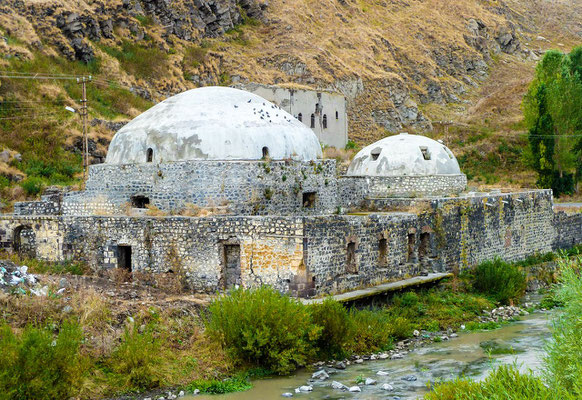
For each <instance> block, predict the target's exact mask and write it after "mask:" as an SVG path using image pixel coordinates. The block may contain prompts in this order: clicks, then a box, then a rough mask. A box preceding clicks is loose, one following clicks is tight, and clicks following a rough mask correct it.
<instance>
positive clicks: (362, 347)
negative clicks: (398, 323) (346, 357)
mask: <svg viewBox="0 0 582 400" xmlns="http://www.w3.org/2000/svg"><path fill="white" fill-rule="evenodd" d="M350 318H351V320H352V321H353V327H354V332H353V334H352V336H353V341H352V344H351V345H350V350H352V351H353V352H355V353H360V354H361V353H364V352H370V351H377V350H387V349H389V348H390V347H391V346H392V341H393V340H392V322H393V321H392V320H391V318H390V317H389V315H388V314H387V313H385V312H382V311H380V310H355V309H352V310H351V311H350Z"/></svg>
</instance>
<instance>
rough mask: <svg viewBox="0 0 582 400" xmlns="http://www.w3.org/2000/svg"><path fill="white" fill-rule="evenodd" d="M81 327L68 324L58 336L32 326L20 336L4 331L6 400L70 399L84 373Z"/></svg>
mask: <svg viewBox="0 0 582 400" xmlns="http://www.w3.org/2000/svg"><path fill="white" fill-rule="evenodd" d="M82 338H83V334H82V332H81V328H80V327H79V326H78V325H77V324H75V323H70V322H66V323H64V324H63V325H62V327H61V329H60V331H59V333H58V335H57V336H56V337H55V336H54V335H53V333H52V332H51V330H49V329H48V328H36V327H33V326H30V325H29V326H28V327H27V328H26V329H25V330H24V331H23V332H22V334H21V335H20V336H16V335H15V334H14V333H13V332H12V330H11V328H10V327H9V326H8V325H3V326H2V327H1V328H0V349H1V351H0V393H1V398H3V399H14V400H20V399H22V400H24V399H37V400H43V399H47V400H48V399H67V398H70V397H71V396H73V395H74V393H75V391H76V388H78V386H79V385H80V383H81V377H82V374H83V368H82V362H81V357H80V355H79V345H80V343H81V340H82Z"/></svg>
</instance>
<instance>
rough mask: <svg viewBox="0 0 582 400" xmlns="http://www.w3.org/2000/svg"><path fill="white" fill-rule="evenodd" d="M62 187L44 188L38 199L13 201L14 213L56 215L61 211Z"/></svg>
mask: <svg viewBox="0 0 582 400" xmlns="http://www.w3.org/2000/svg"><path fill="white" fill-rule="evenodd" d="M62 202H63V189H62V188H59V187H56V186H53V187H50V188H48V189H46V190H45V192H44V194H43V195H42V196H41V200H40V201H22V202H18V203H14V214H16V215H58V214H60V213H61V211H62V207H61V206H62Z"/></svg>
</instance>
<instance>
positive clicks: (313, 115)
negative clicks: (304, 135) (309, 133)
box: [311, 114, 315, 129]
mask: <svg viewBox="0 0 582 400" xmlns="http://www.w3.org/2000/svg"><path fill="white" fill-rule="evenodd" d="M311 128H312V129H313V128H315V114H311Z"/></svg>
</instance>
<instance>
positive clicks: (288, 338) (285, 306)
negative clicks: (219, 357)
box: [206, 286, 321, 374]
mask: <svg viewBox="0 0 582 400" xmlns="http://www.w3.org/2000/svg"><path fill="white" fill-rule="evenodd" d="M209 313H210V317H209V319H208V321H207V324H206V331H207V334H208V335H210V337H212V338H214V339H215V340H218V341H219V342H220V343H222V345H223V347H224V348H225V350H226V351H227V352H228V353H229V354H230V355H231V356H232V357H233V358H234V359H235V360H237V361H239V362H242V363H250V364H252V365H258V366H263V367H266V368H269V369H271V370H273V371H275V372H277V373H280V374H284V373H288V372H290V371H293V370H294V369H295V368H296V367H298V366H303V365H305V364H306V363H307V362H308V361H309V360H310V359H311V358H313V357H314V355H315V347H314V346H313V343H314V342H315V341H316V340H317V339H318V337H319V335H320V332H321V328H319V327H318V326H317V325H315V324H313V322H312V320H311V315H310V314H309V311H308V309H307V307H305V306H304V305H303V304H301V303H299V302H298V301H297V300H295V299H291V298H290V297H289V296H285V295H282V294H280V293H278V292H277V291H275V290H274V289H272V288H270V287H266V286H264V287H261V288H258V289H253V290H243V289H237V290H234V291H231V292H230V293H229V294H227V295H223V296H220V297H219V298H218V299H216V300H215V301H214V302H213V303H212V304H211V305H210V307H209Z"/></svg>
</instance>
